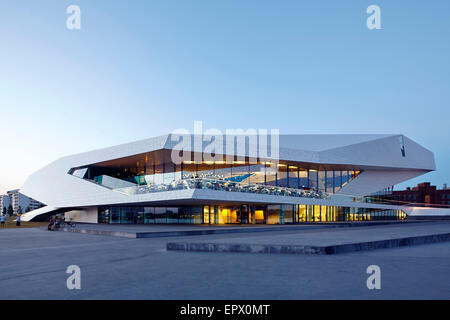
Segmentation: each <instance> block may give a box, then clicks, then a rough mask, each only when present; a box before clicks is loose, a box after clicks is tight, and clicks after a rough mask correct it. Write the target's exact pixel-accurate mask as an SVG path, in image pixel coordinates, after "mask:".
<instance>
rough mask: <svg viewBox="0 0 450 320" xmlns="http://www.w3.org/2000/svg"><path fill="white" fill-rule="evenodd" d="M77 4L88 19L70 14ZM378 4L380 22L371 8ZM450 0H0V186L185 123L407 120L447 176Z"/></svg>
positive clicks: (436, 178) (361, 125)
mask: <svg viewBox="0 0 450 320" xmlns="http://www.w3.org/2000/svg"><path fill="white" fill-rule="evenodd" d="M71 4H76V5H79V6H80V8H81V11H82V14H81V27H82V29H81V30H72V31H71V30H68V29H67V28H66V19H67V17H68V15H67V14H66V8H67V7H68V6H69V5H71ZM371 4H377V5H379V6H380V7H381V19H382V30H372V31H371V30H368V29H367V27H366V19H367V17H368V15H367V14H366V8H367V7H368V6H369V5H371ZM449 36H450V1H448V0H442V1H437V0H435V1H423V0H422V1H412V0H410V1H399V0H397V1H380V0H371V1H363V0H360V1H357V0H353V1H350V0H348V1H336V0H333V1H331V0H330V1H312V0H309V1H300V0H295V1H287V0H282V1H265V0H258V1H256V0H215V1H211V0H180V1H171V0H164V1H163V0H159V1H137V0H134V1H125V0H109V1H103V0H95V1H94V0H85V1H82V0H71V1H63V0H53V1H45V0H42V1H34V0H33V1H21V0H15V1H1V3H0V41H1V46H0V136H1V143H0V146H1V147H0V150H1V151H0V193H4V192H6V191H7V190H9V189H13V188H18V187H20V186H21V185H22V184H23V182H24V181H25V179H26V177H27V176H28V175H29V174H31V173H32V172H34V171H35V170H37V169H39V168H41V167H42V166H44V165H46V164H48V163H50V162H51V161H54V160H55V159H57V158H59V157H61V156H65V155H70V154H74V153H78V152H84V151H89V150H92V149H97V148H102V147H106V146H111V145H116V144H121V143H126V142H131V141H135V140H140V139H144V138H149V137H152V136H156V135H161V134H165V133H169V132H171V131H172V130H173V129H176V128H186V129H189V130H192V129H193V122H194V120H202V121H203V124H204V127H205V128H219V129H221V130H225V128H244V129H247V128H256V129H259V128H267V129H271V128H279V129H280V131H281V133H403V134H405V135H406V136H408V137H410V138H412V139H413V140H415V141H417V142H418V143H420V144H422V145H423V146H425V147H426V148H428V149H430V150H432V151H433V152H434V153H435V156H436V165H437V171H436V172H433V173H429V174H427V175H425V176H422V177H419V178H416V179H414V180H411V181H408V182H407V183H406V184H405V183H404V184H402V186H406V185H414V184H415V183H417V182H421V181H431V182H432V183H435V184H437V185H438V186H441V185H442V184H443V183H446V182H448V183H449V184H450V149H449V141H450V130H449V124H450V109H449V101H450V90H449V89H450V41H449V39H450V37H449Z"/></svg>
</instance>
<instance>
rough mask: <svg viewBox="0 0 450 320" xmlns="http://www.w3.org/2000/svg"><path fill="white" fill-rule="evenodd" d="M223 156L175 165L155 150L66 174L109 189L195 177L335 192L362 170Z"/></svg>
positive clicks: (166, 153)
mask: <svg viewBox="0 0 450 320" xmlns="http://www.w3.org/2000/svg"><path fill="white" fill-rule="evenodd" d="M193 157H195V155H194V156H193ZM219 158H220V157H219ZM222 159H223V160H220V161H201V162H195V161H193V160H192V161H184V162H182V163H181V164H174V163H173V162H172V161H171V150H157V151H153V152H148V153H144V154H138V155H133V156H130V157H126V158H120V159H114V160H109V161H105V162H100V163H95V164H91V165H89V166H84V167H80V168H72V169H71V170H70V171H69V174H72V175H74V176H76V177H78V178H82V179H86V180H89V181H91V182H94V183H97V184H100V185H103V186H105V187H108V188H111V189H117V188H126V187H133V186H155V185H170V184H171V183H174V182H177V181H183V180H187V179H193V178H195V179H215V180H216V181H219V180H220V181H229V182H234V183H239V184H240V185H255V184H256V185H266V186H277V187H286V188H296V189H304V190H315V191H321V192H326V193H335V192H337V191H339V189H341V188H342V187H344V186H345V185H346V184H347V183H349V182H350V181H351V180H352V179H354V178H356V177H357V176H358V175H359V174H360V173H361V171H360V170H357V169H355V168H351V167H345V166H326V167H320V166H318V165H317V164H312V163H298V162H289V161H282V160H280V162H279V163H278V164H276V163H272V162H270V161H256V163H250V161H249V159H248V158H246V159H245V160H244V161H242V160H238V159H237V158H236V160H234V161H227V159H226V157H225V156H222ZM230 162H231V163H230Z"/></svg>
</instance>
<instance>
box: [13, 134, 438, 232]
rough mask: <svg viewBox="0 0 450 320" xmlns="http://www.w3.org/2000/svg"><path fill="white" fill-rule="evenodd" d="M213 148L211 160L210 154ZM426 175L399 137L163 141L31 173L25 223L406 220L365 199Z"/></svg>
mask: <svg viewBox="0 0 450 320" xmlns="http://www.w3.org/2000/svg"><path fill="white" fill-rule="evenodd" d="M183 138H185V139H186V140H184V143H182V142H183ZM216 139H217V138H216ZM211 141H215V142H216V144H215V146H216V148H214V152H212V155H213V157H211V155H210V154H209V152H208V153H207V152H206V151H207V150H208V151H211V146H212V145H213V143H212V142H211ZM230 141H232V142H231V143H230ZM199 142H200V143H199ZM277 142H278V143H277ZM242 144H244V145H245V146H244V147H242ZM266 144H267V146H268V149H270V150H271V151H273V150H275V148H272V147H275V144H276V146H278V148H276V152H265V153H262V152H260V150H262V149H263V147H265V146H266ZM180 150H183V152H182V153H180ZM254 150H258V153H257V154H256V156H255V153H254V152H253V151H254ZM181 155H183V160H182V161H174V160H173V159H174V157H175V156H176V157H180V156H181ZM206 155H209V157H206ZM432 170H435V162H434V155H433V153H432V152H431V151H429V150H427V149H425V148H424V147H422V146H420V145H419V144H417V143H416V142H414V141H413V140H411V139H409V138H407V137H405V136H403V135H398V134H395V135H281V136H279V137H278V138H277V139H274V140H272V137H269V138H268V139H266V140H265V141H263V140H262V139H261V137H259V138H258V137H257V138H255V137H249V136H248V137H244V140H239V137H233V136H225V137H224V138H223V141H221V140H220V141H219V140H214V139H213V140H211V139H210V137H207V136H189V137H180V136H175V135H173V134H169V135H164V136H159V137H155V138H150V139H146V140H142V141H137V142H133V143H128V144H123V145H119V146H114V147H109V148H105V149H100V150H95V151H90V152H86V153H81V154H76V155H72V156H68V157H63V158H61V159H58V160H56V161H54V162H53V163H51V164H49V165H47V166H46V167H44V168H42V169H40V170H39V171H37V172H35V173H33V174H32V175H31V176H30V177H29V178H28V179H27V180H26V182H25V184H24V185H23V187H22V189H21V192H23V193H24V194H26V195H28V196H29V197H32V198H34V199H37V200H39V201H41V202H43V203H45V204H46V207H44V208H41V209H38V210H34V211H32V212H30V213H28V214H26V215H24V217H23V219H24V220H32V219H36V220H37V219H43V218H45V217H48V216H49V215H51V214H55V213H65V214H66V215H68V216H70V217H72V218H73V219H75V220H76V221H81V222H91V223H124V224H128V223H137V224H152V223H157V224H158V223H195V224H234V223H236V224H247V223H251V224H253V223H266V224H287V223H305V222H333V221H360V220H386V219H404V218H405V216H406V214H405V213H404V212H403V211H402V207H399V206H398V205H391V204H389V203H387V202H386V201H384V200H380V199H379V198H377V197H371V196H370V195H371V194H374V193H376V192H378V191H380V190H383V189H385V188H389V187H391V186H393V185H395V184H398V183H400V182H403V181H406V180H408V179H411V178H414V177H417V176H420V175H422V174H424V173H427V172H429V171H432Z"/></svg>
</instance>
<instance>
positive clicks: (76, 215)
mask: <svg viewBox="0 0 450 320" xmlns="http://www.w3.org/2000/svg"><path fill="white" fill-rule="evenodd" d="M97 212H98V211H97V207H93V208H87V209H85V210H72V211H68V212H65V213H64V218H65V219H66V220H72V221H74V222H84V223H98V214H97Z"/></svg>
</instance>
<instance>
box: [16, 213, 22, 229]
mask: <svg viewBox="0 0 450 320" xmlns="http://www.w3.org/2000/svg"><path fill="white" fill-rule="evenodd" d="M20 217H21V215H20V214H19V215H18V216H17V219H16V226H18V227H20V221H21V218H20Z"/></svg>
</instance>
